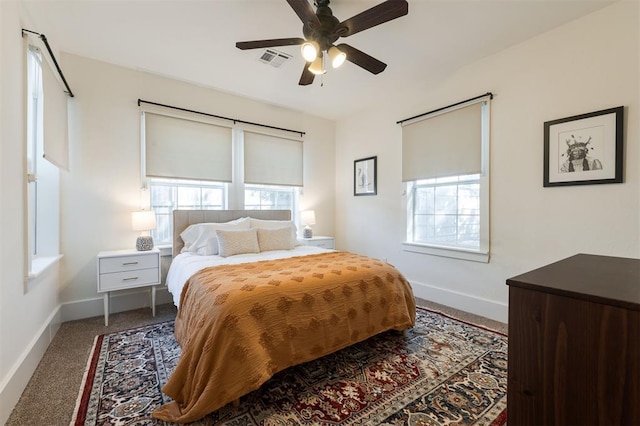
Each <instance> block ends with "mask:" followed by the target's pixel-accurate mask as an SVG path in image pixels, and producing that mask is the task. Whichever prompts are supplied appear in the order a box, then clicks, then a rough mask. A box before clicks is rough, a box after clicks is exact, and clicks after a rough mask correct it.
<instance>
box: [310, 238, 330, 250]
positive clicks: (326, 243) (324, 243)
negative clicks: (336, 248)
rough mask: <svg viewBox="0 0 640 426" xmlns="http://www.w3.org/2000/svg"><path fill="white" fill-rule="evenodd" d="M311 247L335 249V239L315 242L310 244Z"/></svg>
mask: <svg viewBox="0 0 640 426" xmlns="http://www.w3.org/2000/svg"><path fill="white" fill-rule="evenodd" d="M309 245H310V246H316V247H322V248H326V249H333V239H331V240H329V239H327V240H318V241H313V242H311V243H310V244H309Z"/></svg>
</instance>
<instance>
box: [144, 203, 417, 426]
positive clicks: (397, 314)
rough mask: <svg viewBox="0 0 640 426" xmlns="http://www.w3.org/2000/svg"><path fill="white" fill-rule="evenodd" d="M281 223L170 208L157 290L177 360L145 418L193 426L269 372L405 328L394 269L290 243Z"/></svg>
mask: <svg viewBox="0 0 640 426" xmlns="http://www.w3.org/2000/svg"><path fill="white" fill-rule="evenodd" d="M247 218H250V219H247ZM290 219H291V213H290V212H289V211H288V210H282V211H278V210H270V211H264V210H260V211H249V210H226V211H175V212H174V221H173V223H174V240H173V241H174V245H173V256H174V259H173V262H172V265H171V267H170V269H169V272H168V275H167V286H168V287H169V290H170V292H171V293H172V295H173V296H174V303H176V306H178V313H177V315H176V321H175V337H176V340H177V341H178V343H179V344H180V346H181V348H182V355H181V357H180V359H179V361H178V363H177V366H176V369H175V370H174V372H173V373H172V375H171V376H170V377H169V379H168V381H167V383H166V385H165V386H164V387H163V389H162V390H163V392H164V393H165V394H166V395H168V396H169V397H171V398H172V399H173V401H172V402H170V403H168V404H165V405H163V406H161V407H159V408H157V409H156V410H155V411H154V412H153V416H154V417H155V418H158V419H161V420H164V421H168V422H178V423H187V422H192V421H196V420H199V419H201V418H202V417H204V416H206V415H207V414H209V413H211V412H213V411H215V410H217V409H219V408H221V407H223V406H225V405H226V404H228V403H233V402H237V401H238V400H239V398H240V397H241V396H243V395H246V394H247V393H249V392H251V391H253V390H255V389H258V388H259V387H260V386H261V385H262V384H263V383H264V382H266V381H267V380H268V379H269V378H271V377H272V376H273V375H274V374H275V373H277V372H278V371H281V370H283V369H285V368H288V367H291V366H293V365H297V364H300V363H303V362H307V361H311V360H313V359H317V358H319V357H322V356H324V355H328V354H330V353H332V352H335V351H337V350H340V349H343V348H345V347H347V346H349V345H352V344H354V343H357V342H360V341H363V340H366V339H367V338H369V337H371V336H373V335H376V334H379V333H382V332H384V331H388V330H399V331H401V330H405V329H407V328H410V327H412V326H413V325H414V323H415V300H414V297H413V293H412V291H411V287H410V285H409V283H408V282H407V281H406V279H405V278H404V277H403V276H402V274H401V273H400V272H399V271H397V270H396V269H395V268H394V267H393V266H391V265H389V264H387V263H385V262H382V261H379V260H377V259H372V258H368V257H365V256H360V255H356V254H353V253H348V252H340V251H335V250H326V249H321V248H318V247H311V246H304V245H295V241H296V240H295V226H294V225H293V223H292V222H291V220H290ZM227 227H232V228H231V229H227ZM234 227H235V228H234ZM247 227H248V228H247ZM205 228H206V229H209V231H207V232H209V234H207V233H206V232H204V231H202V229H205ZM193 229H198V230H200V231H199V232H201V234H202V235H201V234H198V235H197V238H196V237H194V235H195V234H193ZM211 229H214V230H215V234H214V233H213V232H212V231H211ZM190 232H191V234H190ZM181 234H182V236H184V237H185V239H186V240H187V242H185V241H184V240H183V238H182V237H181ZM203 235H205V236H204V237H203ZM207 235H209V236H208V237H207ZM212 235H215V236H216V237H217V239H218V240H217V241H214V242H212V241H211V238H212V237H211V236H212ZM289 238H290V239H291V240H289ZM254 239H255V240H257V241H258V243H257V247H256V243H255V241H254ZM194 241H196V242H194ZM239 241H240V243H238V242H239ZM289 241H291V243H289ZM216 243H217V244H216ZM283 244H284V245H285V246H286V245H287V244H290V246H288V247H287V248H286V249H283ZM291 246H292V247H291ZM196 247H197V248H196ZM238 247H239V248H238ZM273 248H275V249H273ZM183 249H184V250H189V251H190V252H188V253H181V252H182V251H184V250H183ZM272 249H273V250H272ZM211 250H213V251H214V252H215V254H212V253H211Z"/></svg>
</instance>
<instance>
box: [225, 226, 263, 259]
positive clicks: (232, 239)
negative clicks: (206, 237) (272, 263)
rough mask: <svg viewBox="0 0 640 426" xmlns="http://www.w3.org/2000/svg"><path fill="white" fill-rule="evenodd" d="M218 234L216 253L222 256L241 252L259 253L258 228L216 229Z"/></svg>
mask: <svg viewBox="0 0 640 426" xmlns="http://www.w3.org/2000/svg"><path fill="white" fill-rule="evenodd" d="M216 234H217V236H218V253H219V254H220V256H222V257H228V256H233V255H234V254H243V253H260V246H259V245H258V230H257V229H247V230H246V231H223V230H221V229H218V230H217V231H216Z"/></svg>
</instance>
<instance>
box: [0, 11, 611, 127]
mask: <svg viewBox="0 0 640 426" xmlns="http://www.w3.org/2000/svg"><path fill="white" fill-rule="evenodd" d="M0 1H4V0H0ZM612 1H613V0H498V1H493V0H409V14H408V15H407V16H404V17H401V18H398V19H396V20H393V21H390V22H387V23H385V24H382V25H380V26H377V27H374V28H370V29H368V30H366V31H363V32H361V33H358V34H355V35H353V36H351V37H348V38H344V39H341V40H339V42H346V43H349V44H350V45H352V46H353V47H356V48H357V49H360V50H362V51H364V52H366V53H368V54H369V55H371V56H373V57H375V58H377V59H379V60H381V61H382V62H385V63H386V64H387V65H388V66H387V69H386V70H385V71H384V72H382V73H381V74H378V75H373V74H370V73H369V72H367V71H365V70H363V69H361V68H359V67H357V66H356V65H354V64H352V63H350V62H346V63H345V65H343V66H342V67H341V68H339V69H336V70H333V69H330V70H329V71H328V72H327V74H325V75H324V77H323V78H322V80H323V83H324V84H323V85H321V84H320V83H321V79H320V78H318V77H316V79H315V81H314V83H313V84H312V85H310V86H299V85H298V80H299V78H300V75H301V73H302V68H303V65H304V60H303V59H302V57H301V55H300V50H299V47H298V46H289V47H283V48H278V49H279V50H281V51H283V52H286V53H288V54H290V55H293V58H292V59H290V60H288V61H287V62H285V63H284V64H283V65H282V67H280V68H274V67H272V66H270V65H266V64H263V63H261V62H259V61H258V57H259V56H260V54H261V53H262V52H263V51H264V50H263V49H260V50H247V51H241V50H239V49H237V48H236V47H235V42H236V41H249V40H262V39H272V38H286V37H302V22H301V21H300V20H299V18H298V16H297V15H296V14H295V13H294V12H293V10H292V9H291V8H290V7H289V5H288V4H287V2H286V1H285V0H198V1H190V0H189V1H188V0H172V1H166V0H165V1H158V0H135V1H134V0H38V1H36V0H22V3H23V5H24V7H25V10H26V12H27V14H28V16H29V18H30V20H31V21H32V22H33V25H34V28H30V29H32V30H35V31H38V32H42V33H44V34H45V35H46V36H47V39H48V40H49V42H50V43H51V45H52V46H53V48H54V49H55V50H56V51H64V52H70V53H73V54H76V55H81V56H85V57H89V58H94V59H97V60H100V61H104V62H109V63H112V64H116V65H122V66H125V67H129V68H134V69H139V70H145V71H149V72H153V73H157V74H161V75H165V76H168V77H172V78H176V79H179V80H183V81H187V82H191V83H195V84H198V85H202V86H206V87H211V88H215V89H218V90H222V91H225V92H229V93H233V94H238V95H243V96H247V97H250V98H253V99H258V100H261V101H264V102H267V103H270V104H275V105H279V106H284V107H289V108H293V109H296V110H300V111H304V112H307V113H309V114H314V115H318V116H321V117H326V118H330V119H339V118H342V117H345V116H348V115H350V114H352V113H355V112H357V111H358V110H361V109H363V108H364V107H366V105H367V104H368V103H370V102H371V99H372V98H375V99H380V98H386V97H389V96H394V95H395V94H398V93H403V92H405V91H409V90H415V88H417V87H425V86H426V85H429V84H434V83H437V82H438V81H439V80H440V79H442V78H444V77H445V76H446V75H447V74H448V73H450V72H453V71H455V70H456V69H458V68H460V67H462V66H464V65H466V64H469V63H471V62H473V61H476V60H478V59H480V58H482V57H486V56H488V55H491V54H493V53H496V52H498V51H500V50H502V49H505V48H507V47H509V46H512V45H515V44H517V43H520V42H522V41H523V40H526V39H528V38H531V37H533V36H535V35H537V34H540V33H543V32H545V31H548V30H550V29H552V28H554V27H557V26H559V25H561V24H563V23H565V22H568V21H571V20H573V19H576V18H578V17H580V16H583V15H586V14H588V13H591V12H593V11H595V10H597V9H600V8H602V7H605V6H607V5H609V4H611V3H612ZM378 3H380V0H377V1H369V0H334V1H332V2H331V5H330V6H331V9H332V10H333V13H334V15H335V16H336V17H337V18H338V19H339V20H341V21H343V20H345V19H347V18H349V17H351V16H353V15H356V14H358V13H360V12H362V11H364V10H366V9H368V8H370V7H372V6H374V5H376V4H378ZM62 69H63V72H64V66H62ZM69 85H70V86H71V89H72V90H73V81H70V82H69Z"/></svg>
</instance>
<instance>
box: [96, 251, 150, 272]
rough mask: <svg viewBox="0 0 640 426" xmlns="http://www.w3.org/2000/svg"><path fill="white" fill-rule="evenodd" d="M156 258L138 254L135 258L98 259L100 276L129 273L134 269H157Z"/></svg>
mask: <svg viewBox="0 0 640 426" xmlns="http://www.w3.org/2000/svg"><path fill="white" fill-rule="evenodd" d="M158 262H159V260H158V256H157V255H154V254H139V255H136V256H114V257H103V258H101V259H100V266H99V271H100V273H101V274H105V273H111V272H123V271H131V270H134V269H149V268H157V267H158Z"/></svg>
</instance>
